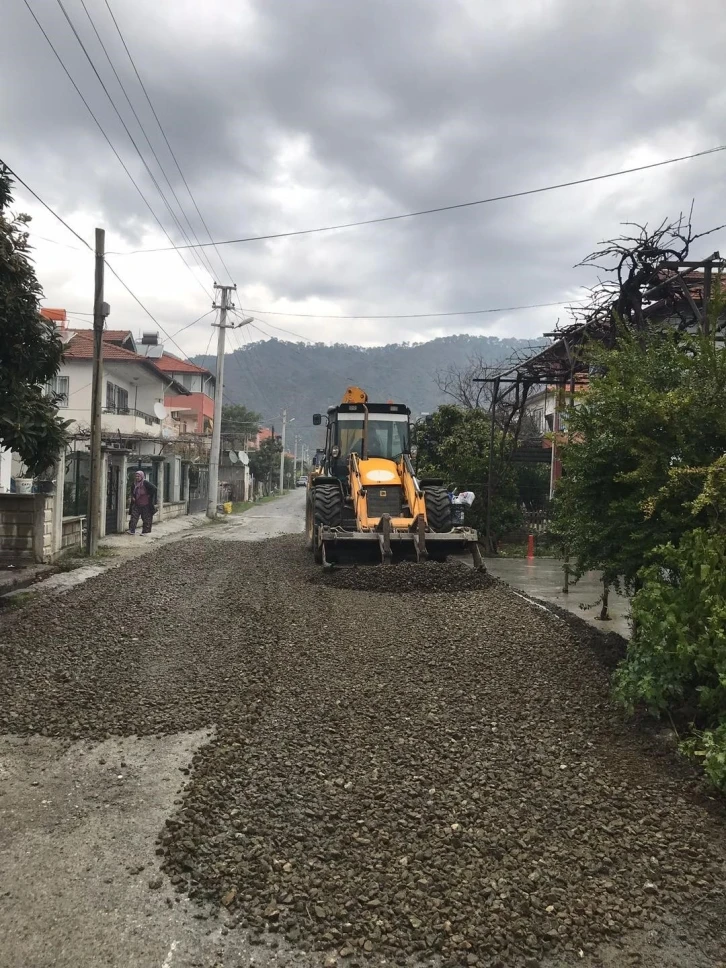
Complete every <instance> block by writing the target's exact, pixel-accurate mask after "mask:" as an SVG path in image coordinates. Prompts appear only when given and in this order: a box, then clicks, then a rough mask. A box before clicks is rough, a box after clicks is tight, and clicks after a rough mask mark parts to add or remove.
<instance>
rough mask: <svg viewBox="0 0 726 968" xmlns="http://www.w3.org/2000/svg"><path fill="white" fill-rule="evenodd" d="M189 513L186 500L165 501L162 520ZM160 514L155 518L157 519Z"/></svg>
mask: <svg viewBox="0 0 726 968" xmlns="http://www.w3.org/2000/svg"><path fill="white" fill-rule="evenodd" d="M186 513H187V502H186V501H165V502H164V508H163V511H162V520H164V521H169V520H170V519H171V518H179V517H181V516H182V515H183V514H186ZM157 518H158V515H157V516H156V517H155V518H154V520H157Z"/></svg>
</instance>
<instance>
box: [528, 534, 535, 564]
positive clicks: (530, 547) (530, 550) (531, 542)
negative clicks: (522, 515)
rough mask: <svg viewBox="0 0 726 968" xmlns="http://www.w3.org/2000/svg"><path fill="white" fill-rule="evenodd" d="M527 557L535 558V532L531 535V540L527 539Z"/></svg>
mask: <svg viewBox="0 0 726 968" xmlns="http://www.w3.org/2000/svg"><path fill="white" fill-rule="evenodd" d="M527 557H528V558H534V535H533V534H531V535H530V536H529V540H528V541H527Z"/></svg>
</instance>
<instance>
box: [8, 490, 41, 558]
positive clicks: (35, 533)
mask: <svg viewBox="0 0 726 968" xmlns="http://www.w3.org/2000/svg"><path fill="white" fill-rule="evenodd" d="M53 552H54V549H53V496H52V495H46V494H0V557H2V559H3V561H5V562H9V563H11V564H12V563H14V562H17V563H18V564H27V563H30V562H43V561H51V560H52V558H53Z"/></svg>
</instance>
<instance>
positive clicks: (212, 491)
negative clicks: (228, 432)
mask: <svg viewBox="0 0 726 968" xmlns="http://www.w3.org/2000/svg"><path fill="white" fill-rule="evenodd" d="M214 288H215V289H219V291H220V293H221V296H220V300H219V305H217V304H216V303H214V308H215V309H219V322H218V323H212V326H218V327H219V333H218V334H217V381H216V382H217V385H216V387H215V391H214V424H213V426H212V449H211V450H210V452H209V494H208V496H207V517H208V518H211V519H212V520H214V518H216V517H217V491H218V489H219V454H220V450H221V448H222V398H223V396H224V341H225V337H226V330H228V329H235V328H236V327H235V324H234V323H229V324H228V323H227V310H228V309H234V306H233V304H232V303H231V302H230V298H229V294H230V292H232V291H236V290H237V286H220V285H218V283H216V282H215V283H214ZM251 322H252V317H251V316H249V317H248V318H247V319H244V320H242V322H241V323H239V324H238V325H239V326H246V325H247V324H248V323H251Z"/></svg>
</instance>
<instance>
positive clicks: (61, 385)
mask: <svg viewBox="0 0 726 968" xmlns="http://www.w3.org/2000/svg"><path fill="white" fill-rule="evenodd" d="M68 389H69V386H68V377H67V376H54V377H53V379H52V380H51V381H50V383H48V384H47V386H46V393H47V394H48V396H51V397H55V404H56V406H57V407H67V406H68Z"/></svg>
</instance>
